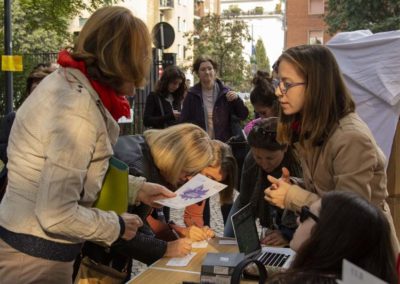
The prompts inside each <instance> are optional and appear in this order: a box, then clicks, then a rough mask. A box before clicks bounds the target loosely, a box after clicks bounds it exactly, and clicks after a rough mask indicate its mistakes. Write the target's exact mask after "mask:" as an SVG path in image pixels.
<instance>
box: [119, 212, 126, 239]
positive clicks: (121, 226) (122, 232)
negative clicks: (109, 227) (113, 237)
mask: <svg viewBox="0 0 400 284" xmlns="http://www.w3.org/2000/svg"><path fill="white" fill-rule="evenodd" d="M118 222H119V228H120V230H119V236H120V237H122V235H123V234H124V233H125V222H124V219H122V217H121V216H119V215H118Z"/></svg>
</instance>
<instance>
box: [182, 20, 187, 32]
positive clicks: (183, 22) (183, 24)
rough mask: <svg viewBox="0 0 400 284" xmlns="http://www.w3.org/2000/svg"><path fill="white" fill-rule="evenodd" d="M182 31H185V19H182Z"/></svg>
mask: <svg viewBox="0 0 400 284" xmlns="http://www.w3.org/2000/svg"><path fill="white" fill-rule="evenodd" d="M182 31H183V32H186V20H183V21H182Z"/></svg>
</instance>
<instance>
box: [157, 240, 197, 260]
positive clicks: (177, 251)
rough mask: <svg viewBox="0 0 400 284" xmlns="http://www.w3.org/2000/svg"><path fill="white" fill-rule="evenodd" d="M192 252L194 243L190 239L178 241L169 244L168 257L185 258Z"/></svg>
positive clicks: (166, 253) (166, 254)
mask: <svg viewBox="0 0 400 284" xmlns="http://www.w3.org/2000/svg"><path fill="white" fill-rule="evenodd" d="M191 250H192V241H191V240H190V239H188V238H182V239H178V240H176V241H172V242H168V243H167V251H166V252H165V254H164V256H166V257H183V256H186V255H188V254H189V253H190V251H191Z"/></svg>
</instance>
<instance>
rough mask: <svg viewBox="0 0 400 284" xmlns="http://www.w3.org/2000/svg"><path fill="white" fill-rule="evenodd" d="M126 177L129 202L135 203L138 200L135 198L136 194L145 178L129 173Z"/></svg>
mask: <svg viewBox="0 0 400 284" xmlns="http://www.w3.org/2000/svg"><path fill="white" fill-rule="evenodd" d="M128 178H129V204H130V205H137V203H139V201H138V200H137V196H138V193H139V191H140V190H141V189H142V186H143V184H144V183H145V182H146V178H144V177H135V176H132V175H129V176H128Z"/></svg>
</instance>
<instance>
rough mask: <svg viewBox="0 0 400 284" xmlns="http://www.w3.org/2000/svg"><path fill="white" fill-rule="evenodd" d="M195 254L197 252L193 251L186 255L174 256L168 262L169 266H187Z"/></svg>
mask: <svg viewBox="0 0 400 284" xmlns="http://www.w3.org/2000/svg"><path fill="white" fill-rule="evenodd" d="M195 255H196V253H195V252H191V253H189V254H188V255H187V256H184V257H173V258H171V259H170V260H169V261H168V262H167V266H186V265H188V264H189V262H190V261H191V260H192V258H193V257H194V256H195Z"/></svg>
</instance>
